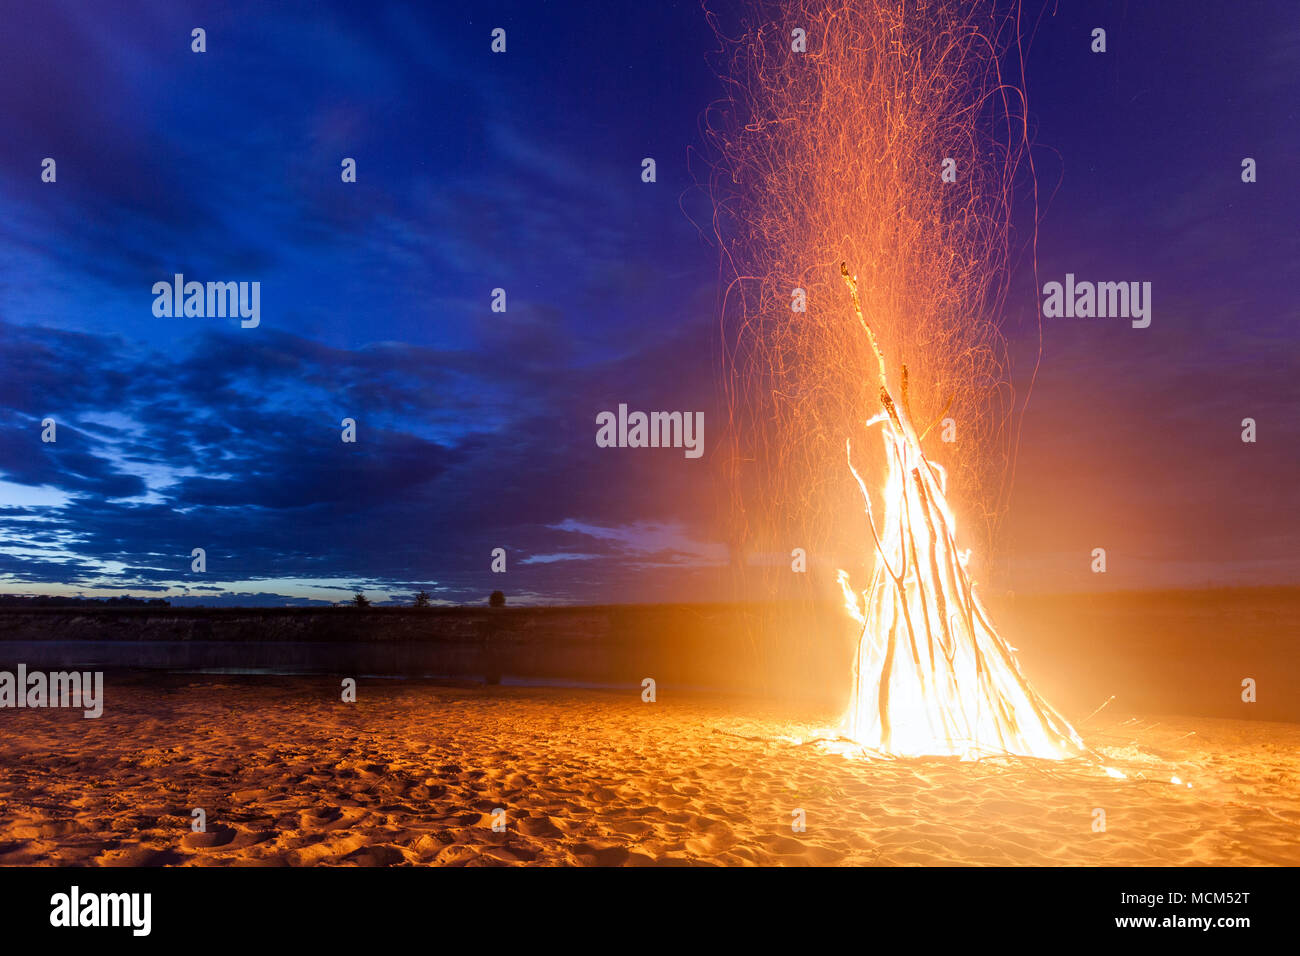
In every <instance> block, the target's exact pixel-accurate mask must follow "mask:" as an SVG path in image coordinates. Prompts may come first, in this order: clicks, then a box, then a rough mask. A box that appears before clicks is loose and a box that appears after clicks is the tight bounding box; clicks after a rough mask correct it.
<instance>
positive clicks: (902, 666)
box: [839, 266, 1084, 759]
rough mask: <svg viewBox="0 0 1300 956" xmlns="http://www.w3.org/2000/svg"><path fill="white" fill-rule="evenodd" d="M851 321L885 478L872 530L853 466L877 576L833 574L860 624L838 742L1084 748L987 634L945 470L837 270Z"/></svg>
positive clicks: (1046, 752)
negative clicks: (858, 332) (874, 409)
mask: <svg viewBox="0 0 1300 956" xmlns="http://www.w3.org/2000/svg"><path fill="white" fill-rule="evenodd" d="M841 272H842V273H843V276H844V281H845V282H846V283H847V284H848V286H849V291H850V293H851V295H852V297H853V308H854V312H855V314H856V317H857V320H858V323H859V324H860V325H861V327H862V329H863V331H864V332H865V333H866V335H867V338H868V341H869V342H870V343H871V346H872V349H873V350H874V352H875V355H876V358H877V362H878V374H879V378H880V405H881V408H882V411H881V412H880V413H879V414H878V415H876V416H875V417H873V418H872V419H870V420H869V421H868V422H867V423H866V424H867V427H869V428H870V427H874V426H877V425H878V426H880V430H881V435H882V436H883V439H884V446H885V447H884V454H885V459H886V462H887V472H888V478H887V480H886V483H885V489H884V496H883V498H884V503H885V513H884V516H883V519H882V525H881V527H880V528H877V527H876V522H875V516H874V515H873V513H872V508H871V495H870V494H869V493H868V491H867V486H866V483H865V482H864V481H863V480H862V477H861V475H859V474H858V471H857V469H855V468H854V467H853V456H852V443H851V441H850V442H849V443H848V444H847V446H846V449H847V451H848V456H849V469H850V471H851V472H852V473H853V477H854V479H855V480H856V481H857V484H858V488H859V489H860V490H861V492H862V497H863V500H864V502H865V503H866V515H867V522H868V524H869V525H870V527H871V535H872V539H873V540H874V542H875V550H876V568H875V573H874V574H873V576H872V579H871V586H870V587H869V588H868V589H867V590H866V591H864V592H862V594H861V595H859V594H857V593H855V592H854V591H853V589H852V588H851V587H850V586H849V581H848V575H847V574H846V573H845V572H844V571H840V573H839V581H840V586H841V587H842V588H843V590H844V597H845V604H846V606H847V607H848V609H849V613H850V614H851V615H853V617H854V619H855V620H856V621H857V622H858V623H859V624H861V625H862V633H861V636H860V637H859V639H858V650H857V654H856V655H855V659H854V673H853V696H852V702H851V704H850V706H849V710H848V713H847V715H846V716H845V727H844V733H845V736H847V737H849V738H850V739H852V740H854V741H856V742H858V743H860V744H862V745H863V746H865V747H868V748H870V749H873V750H876V751H879V752H881V753H884V754H895V755H907V756H927V755H945V756H947V755H952V756H959V757H963V758H969V759H975V758H978V757H981V756H984V755H987V754H1014V755H1019V756H1026V757H1045V758H1052V759H1059V758H1063V757H1070V756H1078V755H1080V754H1082V753H1083V752H1084V745H1083V741H1082V740H1081V739H1080V738H1079V735H1078V734H1077V733H1076V732H1075V731H1074V729H1073V728H1072V727H1071V726H1070V725H1069V723H1067V722H1066V720H1065V718H1063V717H1062V716H1061V715H1060V714H1058V713H1057V712H1056V711H1055V710H1054V709H1053V708H1052V707H1051V705H1049V704H1048V703H1047V702H1046V701H1045V700H1043V698H1042V697H1040V696H1039V695H1038V694H1037V693H1035V692H1034V689H1033V688H1032V687H1030V686H1029V683H1028V681H1026V680H1025V677H1024V675H1023V674H1022V673H1021V672H1020V667H1019V665H1018V664H1017V663H1016V659H1015V656H1014V653H1013V650H1014V649H1013V648H1012V647H1010V646H1009V645H1008V644H1007V642H1006V641H1004V640H1003V639H1002V638H1001V636H999V635H998V633H997V631H996V630H995V629H994V627H993V624H992V622H991V620H990V619H989V614H988V612H987V611H986V610H985V609H984V607H983V606H982V605H981V604H980V602H979V599H978V598H977V597H976V596H975V589H974V586H973V585H972V583H971V580H970V576H969V575H968V573H967V571H966V564H967V562H968V561H969V558H970V553H969V551H965V552H963V551H959V550H958V548H957V543H956V521H955V519H954V518H953V514H952V511H951V509H950V508H949V506H948V499H947V488H946V486H947V473H946V472H945V471H944V469H943V468H942V467H941V466H939V465H938V464H936V463H934V462H931V461H929V460H928V459H927V458H926V455H925V452H924V450H923V449H922V442H923V441H924V439H925V437H926V435H927V433H928V431H929V429H928V428H927V429H926V431H923V432H920V433H918V432H917V431H916V429H915V427H914V426H913V423H912V420H911V411H910V409H909V407H908V396H907V369H906V366H904V367H903V369H902V373H901V377H900V382H901V388H900V396H899V397H900V399H901V401H900V402H895V401H894V399H893V397H892V396H891V394H890V391H889V385H888V382H887V380H886V376H885V362H884V356H883V355H881V353H880V350H879V347H878V346H877V344H876V338H875V335H874V334H873V333H872V331H871V326H870V325H869V324H868V323H867V320H866V318H865V317H864V316H863V314H862V307H861V303H860V300H859V299H858V290H857V281H856V279H855V278H854V277H853V276H851V275H850V274H849V270H848V267H847V266H841Z"/></svg>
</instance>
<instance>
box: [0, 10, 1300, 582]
mask: <svg viewBox="0 0 1300 956" xmlns="http://www.w3.org/2000/svg"><path fill="white" fill-rule="evenodd" d="M1053 6H1054V5H1051V4H1049V5H1048V6H1047V7H1045V8H1044V7H1043V6H1041V5H1038V4H1033V3H1030V4H1027V6H1026V11H1027V12H1026V15H1025V18H1024V28H1025V33H1026V39H1027V40H1030V41H1031V42H1030V46H1029V54H1028V82H1029V97H1030V110H1031V115H1032V117H1033V119H1034V122H1035V125H1036V129H1035V133H1034V141H1035V148H1034V154H1033V155H1034V159H1035V163H1036V167H1037V173H1038V183H1039V195H1040V204H1041V207H1042V208H1041V212H1042V221H1041V226H1040V229H1039V234H1038V255H1037V269H1038V277H1037V279H1035V275H1034V258H1033V256H1032V254H1031V252H1030V250H1029V239H1030V238H1031V236H1032V230H1031V229H1030V228H1029V226H1030V224H1031V223H1032V208H1033V207H1032V196H1031V195H1030V194H1029V193H1028V191H1027V190H1025V191H1024V193H1025V195H1024V197H1023V198H1024V202H1023V203H1022V205H1021V207H1020V209H1019V215H1018V223H1019V226H1020V228H1019V232H1018V238H1019V240H1020V245H1021V246H1022V247H1024V249H1025V252H1024V253H1023V255H1021V257H1020V258H1019V259H1018V260H1017V267H1016V271H1015V273H1014V274H1013V276H1012V286H1011V288H1012V293H1011V295H1010V297H1009V299H1008V307H1007V314H1006V316H1005V324H1004V328H1005V331H1006V333H1007V334H1008V336H1009V337H1010V338H1011V340H1012V346H1013V353H1014V355H1015V357H1016V360H1017V363H1016V368H1015V375H1014V379H1015V383H1016V386H1017V390H1018V395H1019V396H1020V398H1021V399H1022V400H1023V399H1024V398H1025V396H1026V395H1027V394H1028V393H1029V392H1028V384H1029V373H1030V371H1031V370H1032V367H1033V365H1034V358H1035V354H1036V349H1037V342H1038V339H1037V326H1036V322H1035V310H1036V305H1037V302H1038V301H1039V297H1038V295H1037V294H1036V290H1037V288H1040V287H1041V284H1042V283H1044V282H1047V281H1051V280H1057V281H1059V280H1061V279H1063V277H1064V275H1065V273H1066V272H1073V273H1075V274H1076V275H1077V276H1078V277H1079V278H1080V279H1093V280H1126V281H1127V280H1142V281H1150V282H1151V283H1152V284H1153V319H1152V324H1151V327H1150V328H1148V329H1141V330H1139V329H1133V328H1131V327H1130V326H1129V325H1128V323H1127V322H1122V321H1119V320H1100V319H1098V320H1066V319H1059V320H1044V327H1043V357H1042V362H1041V365H1040V367H1039V371H1038V376H1037V379H1036V381H1035V383H1034V385H1033V391H1032V396H1031V397H1030V400H1029V403H1028V406H1027V408H1028V410H1027V412H1026V415H1025V419H1024V427H1023V432H1022V436H1021V443H1020V452H1019V458H1018V462H1017V470H1016V482H1015V489H1016V490H1015V495H1014V497H1013V498H1012V501H1011V511H1010V514H1009V515H1008V520H1007V523H1006V529H1005V530H1006V535H1005V541H1004V546H1005V549H1006V554H1007V555H1008V556H1009V559H1010V560H1009V562H1008V565H1007V567H1008V570H1007V574H1006V580H1005V581H1004V582H1000V583H1001V584H1003V585H1004V586H1005V587H1008V588H1014V589H1016V590H1023V591H1052V590H1077V589H1086V588H1101V587H1105V588H1109V589H1136V588H1152V587H1184V586H1185V587H1205V586H1220V585H1228V584H1232V585H1238V584H1280V583H1292V584H1293V583H1296V582H1297V579H1300V565H1298V562H1297V561H1296V558H1295V544H1294V542H1295V541H1296V539H1297V533H1298V532H1300V509H1298V507H1297V503H1296V501H1297V497H1296V494H1295V486H1296V478H1297V466H1296V462H1297V457H1298V456H1297V453H1296V449H1297V448H1300V427H1297V419H1296V399H1297V391H1298V390H1297V386H1296V384H1295V382H1296V378H1297V374H1298V373H1300V362H1298V361H1297V359H1298V357H1300V315H1297V311H1298V310H1297V306H1296V302H1297V296H1296V289H1297V284H1298V283H1300V270H1297V266H1296V257H1297V252H1298V251H1300V250H1298V249H1297V242H1296V224H1297V222H1298V221H1300V200H1298V199H1297V187H1296V174H1295V161H1296V155H1297V146H1300V134H1297V117H1296V103H1297V99H1298V98H1300V97H1298V96H1297V93H1298V88H1297V75H1300V6H1296V5H1295V4H1291V3H1280V2H1279V3H1242V4H1235V5H1232V6H1231V7H1227V6H1225V8H1224V9H1223V11H1222V12H1221V13H1219V14H1217V15H1213V16H1211V15H1207V14H1206V13H1203V12H1196V13H1190V12H1188V11H1187V10H1186V7H1187V6H1188V5H1187V4H1185V3H1178V2H1159V3H1156V2H1143V3H1110V4H1087V5H1086V6H1087V7H1088V10H1089V12H1088V13H1087V14H1086V15H1081V14H1080V13H1079V12H1078V11H1077V9H1073V8H1077V7H1078V6H1081V5H1079V4H1065V3H1062V4H1060V9H1056V10H1054V9H1053ZM1067 7H1069V8H1071V9H1067ZM471 10H472V12H470V11H471ZM1040 12H1041V13H1042V16H1041V18H1039V13H1040ZM1096 26H1102V27H1105V28H1106V29H1107V34H1108V37H1107V43H1108V52H1107V53H1105V54H1093V53H1091V52H1090V51H1089V43H1090V39H1089V34H1090V31H1091V30H1092V28H1093V27H1096ZM194 27H203V28H205V29H206V31H207V52H206V53H202V54H198V53H193V52H191V50H190V44H191V39H190V31H191V29H192V28H194ZM495 27H502V28H504V29H505V30H506V31H507V52H506V53H505V54H494V53H492V52H491V50H490V42H491V37H490V33H491V31H492V29H493V28H495ZM1030 32H1033V36H1032V38H1030V37H1029V33H1030ZM716 49H717V41H716V39H715V37H714V35H713V33H712V31H711V29H710V28H709V26H708V24H707V22H706V19H705V16H704V12H703V10H702V8H701V7H700V5H699V4H698V3H694V2H688V3H677V4H673V3H666V2H655V3H650V4H635V5H634V4H631V3H622V2H619V3H610V4H593V3H571V4H570V3H545V2H529V3H520V4H498V3H472V4H441V3H440V4H385V3H379V2H372V3H366V4H356V3H319V2H313V3H305V4H275V5H268V4H258V3H220V4H211V5H204V4H186V3H165V4H138V3H98V4H90V3H59V4H52V3H51V4H33V5H27V6H24V7H23V8H21V9H17V10H15V11H12V12H10V13H8V15H7V17H6V27H5V29H4V30H3V31H2V32H0V62H3V63H4V69H3V70H2V71H0V123H3V135H0V577H2V578H3V580H0V591H5V592H10V593H53V594H77V593H80V594H86V595H101V596H102V595H111V594H121V593H131V594H135V595H139V596H164V597H168V598H170V599H172V600H173V602H174V603H206V604H223V603H224V604H259V603H274V604H281V603H306V602H309V601H330V602H332V601H339V600H346V599H347V598H349V597H350V596H351V594H352V592H353V591H354V590H358V589H360V590H365V591H366V593H367V594H368V595H369V596H370V597H371V598H372V600H375V601H376V602H380V601H383V600H385V599H387V598H391V599H392V600H401V601H406V600H408V599H409V595H410V593H411V592H412V591H415V590H419V589H421V588H423V589H427V590H428V591H430V592H431V593H432V594H433V596H434V598H435V600H439V601H448V602H456V603H461V602H469V601H482V600H483V599H484V598H485V597H486V595H487V593H488V592H489V591H491V590H492V589H494V588H501V589H502V590H504V591H506V592H507V594H508V595H509V599H510V601H511V603H529V602H617V601H659V600H700V599H712V598H720V597H725V596H728V593H729V588H728V581H729V571H728V550H727V548H726V547H725V546H724V545H723V544H722V540H723V535H722V532H721V530H720V521H719V513H720V509H721V508H723V507H724V504H725V497H724V496H725V489H723V488H721V487H720V483H719V479H720V469H719V468H718V467H717V462H716V460H715V459H714V458H713V457H712V456H711V451H712V450H714V449H716V448H718V447H720V446H718V445H717V444H716V439H717V438H718V436H719V435H720V428H721V424H722V421H723V419H724V412H723V410H722V407H721V401H720V391H719V384H720V383H719V379H718V371H717V368H718V364H717V351H718V345H719V332H718V296H719V262H718V252H717V248H716V246H715V244H714V242H713V240H712V235H711V230H710V226H709V216H710V199H709V196H708V192H707V189H706V188H704V186H703V185H702V184H705V183H707V180H708V171H707V168H706V167H705V165H704V160H705V158H707V146H706V143H705V137H704V136H703V134H702V132H701V122H702V118H703V115H704V113H705V111H706V109H707V108H708V106H709V104H710V103H711V102H713V101H714V100H716V99H717V98H718V97H719V96H720V95H721V94H722V84H721V82H720V80H719V79H718V77H717V75H716V73H715V64H716V63H717V58H716V56H715V55H714V54H715V51H716ZM647 156H649V157H654V158H655V160H656V162H657V182H655V183H652V184H648V183H643V182H642V181H641V161H642V159H643V158H644V157H647ZM1247 156H1249V157H1253V158H1254V159H1255V160H1256V161H1257V163H1258V170H1259V173H1258V182H1256V183H1252V184H1245V183H1242V181H1241V176H1240V172H1241V161H1242V158H1243V157H1247ZM44 157H53V158H54V159H55V160H56V161H57V182H55V183H53V184H51V183H44V182H42V181H41V161H42V159H43V158H44ZM344 157H352V158H355V160H356V163H357V182H356V183H344V182H342V181H341V179H340V163H341V161H342V159H343V158H344ZM175 273H183V274H184V275H185V277H186V279H187V280H197V281H200V282H206V281H241V280H243V281H258V282H260V283H261V322H260V325H259V326H258V327H257V328H241V327H240V324H239V321H238V319H232V318H201V317H181V318H176V317H163V318H159V317H156V316H155V315H154V313H153V309H152V306H153V301H154V296H153V294H152V292H151V289H152V286H153V284H154V283H155V282H159V281H167V282H170V281H171V279H172V276H173V275H174V274H175ZM496 288H504V289H505V290H506V301H507V310H506V312H504V313H500V312H493V311H492V308H491V303H492V294H493V289H496ZM619 403H626V404H628V405H629V406H630V407H631V408H633V409H645V410H650V409H664V410H683V411H684V410H691V411H695V410H699V411H703V412H704V414H705V423H706V424H705V433H704V441H705V449H706V451H705V454H704V456H703V458H701V459H698V460H696V459H691V458H687V457H686V456H684V455H683V454H682V452H681V451H680V450H669V449H642V450H632V449H618V450H616V449H601V448H597V447H596V444H595V441H594V435H595V416H596V414H597V413H598V412H601V411H604V410H614V409H617V407H618V405H619ZM46 417H50V418H53V419H54V420H55V421H56V422H57V441H56V442H54V443H43V442H42V441H41V431H42V428H41V421H42V419H44V418H46ZM347 417H351V418H353V419H355V420H356V422H357V442H356V443H354V444H346V443H343V442H342V441H341V440H340V432H341V430H342V429H341V425H340V423H341V421H342V419H344V418H347ZM1244 417H1253V418H1255V419H1256V420H1257V422H1258V429H1259V440H1258V442H1257V443H1255V444H1244V443H1242V441H1241V440H1240V433H1241V424H1240V423H1241V420H1242V419H1243V418H1244ZM1099 546H1102V547H1106V548H1107V551H1108V554H1109V564H1110V570H1109V573H1108V574H1107V575H1106V576H1104V580H1099V576H1097V575H1093V574H1091V573H1090V572H1089V552H1090V551H1091V550H1092V549H1093V548H1094V547H1099ZM196 547H201V548H204V549H205V550H206V553H207V571H206V573H203V574H195V573H192V572H191V570H190V562H191V558H190V554H191V550H192V549H193V548H196ZM494 548H504V549H506V552H507V562H508V564H507V566H508V571H507V573H506V574H493V573H492V572H491V570H490V564H491V552H492V550H493V549H494Z"/></svg>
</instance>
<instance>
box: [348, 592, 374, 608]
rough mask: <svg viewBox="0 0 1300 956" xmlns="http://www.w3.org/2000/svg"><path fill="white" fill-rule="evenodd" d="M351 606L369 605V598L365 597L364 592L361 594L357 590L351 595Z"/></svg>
mask: <svg viewBox="0 0 1300 956" xmlns="http://www.w3.org/2000/svg"><path fill="white" fill-rule="evenodd" d="M352 606H353V607H370V598H368V597H366V596H365V595H364V594H362V593H361V592H360V591H358V592H357V593H356V594H355V595H353V597H352Z"/></svg>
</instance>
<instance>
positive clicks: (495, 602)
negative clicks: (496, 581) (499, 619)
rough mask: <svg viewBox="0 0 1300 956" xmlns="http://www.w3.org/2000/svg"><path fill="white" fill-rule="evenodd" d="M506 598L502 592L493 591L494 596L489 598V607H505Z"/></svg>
mask: <svg viewBox="0 0 1300 956" xmlns="http://www.w3.org/2000/svg"><path fill="white" fill-rule="evenodd" d="M505 606H506V596H505V593H504V592H502V591H493V592H492V596H491V597H490V598H488V607H505Z"/></svg>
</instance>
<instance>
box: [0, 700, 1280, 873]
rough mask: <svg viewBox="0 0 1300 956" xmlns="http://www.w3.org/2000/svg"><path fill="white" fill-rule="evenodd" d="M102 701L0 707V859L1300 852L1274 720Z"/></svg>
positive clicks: (844, 860) (710, 704)
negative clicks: (1006, 749)
mask: <svg viewBox="0 0 1300 956" xmlns="http://www.w3.org/2000/svg"><path fill="white" fill-rule="evenodd" d="M106 697H107V703H106V709H105V713H104V716H103V717H102V718H100V719H98V720H85V719H83V718H82V717H81V715H80V713H79V712H76V711H66V710H64V711H61V710H7V711H4V712H3V713H0V721H3V727H4V734H3V737H2V738H0V864H4V865H32V864H39V865H60V864H73V865H107V866H112V865H127V866H131V865H313V864H331V865H335V864H337V865H405V864H415V865H499V864H543V865H545V864H551V865H573V864H581V865H652V864H668V865H689V864H716V865H753V864H762V865H810V864H811V865H864V864H865V865H881V866H891V865H1049V866H1053V865H1068V866H1089V865H1165V866H1202V865H1296V864H1300V786H1297V784H1300V725H1296V724H1286V723H1275V722H1268V721H1242V720H1231V719H1215V718H1204V717H1198V718H1179V717H1155V716H1146V715H1144V716H1142V717H1141V718H1133V717H1128V716H1126V715H1124V714H1122V713H1120V714H1115V713H1109V712H1103V714H1101V715H1098V716H1096V717H1094V718H1093V719H1091V720H1089V721H1088V722H1087V723H1085V724H1084V725H1083V727H1082V732H1083V734H1084V737H1085V739H1086V740H1087V742H1088V743H1089V744H1090V745H1091V746H1093V747H1094V748H1096V749H1097V750H1098V752H1099V753H1100V754H1101V755H1102V757H1103V758H1104V760H1105V764H1106V765H1107V766H1110V767H1112V768H1114V769H1116V770H1118V771H1120V772H1122V773H1124V774H1125V775H1126V779H1116V778H1113V777H1110V776H1107V775H1106V774H1105V773H1104V772H1103V771H1102V769H1101V768H1100V767H1098V766H1092V765H1087V764H1083V763H1074V764H1050V763H1042V762H1033V761H1005V760H993V761H985V762H981V763H979V764H970V763H965V764H963V763H959V762H956V761H952V760H907V761H874V762H872V761H866V760H863V759H861V758H860V757H854V756H849V755H846V754H843V753H837V752H828V750H827V748H826V747H825V746H823V745H821V744H818V743H804V744H800V743H799V741H802V740H806V739H807V738H809V737H812V736H816V735H818V734H820V733H824V732H825V731H826V730H827V729H828V728H829V727H831V725H833V723H834V721H835V717H836V715H835V714H832V713H825V712H818V711H816V710H807V709H803V708H800V707H799V706H796V705H784V706H778V705H773V704H764V703H760V702H756V701H754V700H748V699H743V698H733V697H724V696H718V695H705V694H699V693H696V694H685V695H681V694H674V693H671V692H667V691H663V690H661V692H660V695H659V700H658V701H657V702H655V703H643V702H642V701H641V699H640V693H639V688H635V687H632V688H628V689H627V690H626V691H610V690H575V689H560V688H520V687H491V688H489V687H480V686H468V685H467V686H447V685H440V684H435V683H432V682H427V681H392V680H362V681H360V686H359V697H358V701H357V702H356V703H354V704H345V703H342V702H341V701H340V699H339V684H338V681H337V680H334V679H331V678H323V677H230V676H187V675H172V676H168V677H163V678H160V677H158V676H157V675H130V674H126V675H116V676H115V675H112V674H110V675H109V676H108V679H107V683H106ZM1070 716H1072V717H1074V718H1075V719H1078V718H1079V717H1080V716H1081V715H1070ZM1173 777H1177V778H1179V780H1180V781H1182V782H1181V783H1179V784H1174V783H1171V782H1170V781H1171V778H1173ZM1188 783H1190V784H1191V786H1190V787H1188V786H1187V785H1186V784H1188ZM195 808H200V809H202V810H203V811H204V813H205V814H206V824H207V825H206V832H204V833H196V832H193V829H192V826H191V823H192V819H193V818H192V815H191V813H192V810H194V809H195ZM498 808H501V809H504V810H505V815H504V817H505V830H504V832H494V830H493V828H492V824H493V822H494V819H495V820H496V821H497V822H500V819H501V817H500V815H499V814H498V815H496V816H495V817H494V811H495V810H497V809H498ZM797 809H802V810H803V811H804V815H805V821H806V829H805V831H804V832H794V831H793V830H792V827H791V824H792V821H793V819H794V817H793V813H794V811H795V810H797ZM1099 809H1100V810H1103V811H1104V813H1105V829H1104V831H1099V830H1096V829H1095V826H1096V823H1095V821H1097V820H1098V814H1097V813H1096V811H1097V810H1099Z"/></svg>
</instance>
